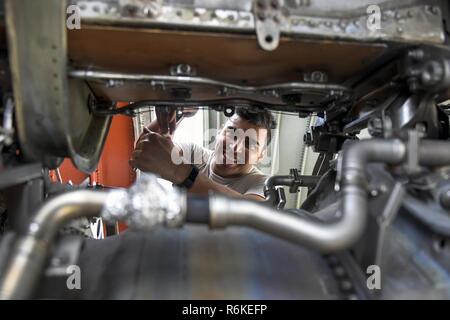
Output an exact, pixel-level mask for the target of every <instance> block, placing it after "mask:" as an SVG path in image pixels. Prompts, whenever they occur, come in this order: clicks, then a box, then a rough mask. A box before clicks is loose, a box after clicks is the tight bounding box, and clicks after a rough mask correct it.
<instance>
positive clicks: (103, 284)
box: [38, 226, 340, 299]
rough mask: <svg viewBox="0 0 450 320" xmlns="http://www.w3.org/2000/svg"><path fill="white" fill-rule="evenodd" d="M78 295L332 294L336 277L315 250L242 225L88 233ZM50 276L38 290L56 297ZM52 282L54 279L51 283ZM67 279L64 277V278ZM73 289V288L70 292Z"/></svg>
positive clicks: (336, 292)
mask: <svg viewBox="0 0 450 320" xmlns="http://www.w3.org/2000/svg"><path fill="white" fill-rule="evenodd" d="M83 248H84V249H83V251H82V252H81V255H80V260H79V262H78V263H77V264H78V265H79V266H80V268H81V272H82V278H81V287H82V288H83V289H82V290H72V291H78V292H77V293H73V292H69V291H70V290H67V289H66V290H65V291H66V294H65V295H64V296H58V297H57V298H77V299H336V298H339V297H340V296H339V290H338V288H337V281H336V279H335V278H334V276H333V274H332V273H331V270H330V269H329V267H328V265H327V264H326V262H325V260H324V259H323V258H322V257H321V256H320V255H318V254H317V253H314V252H312V251H309V250H306V249H303V248H301V247H298V246H295V245H292V244H290V243H286V242H284V241H281V240H278V239H275V238H272V237H270V236H267V235H264V234H262V233H259V232H255V231H252V230H246V229H241V228H235V229H229V230H225V231H219V232H211V231H209V230H207V229H206V228H205V227H200V226H189V227H186V228H184V229H182V230H162V229H158V230H155V231H154V232H151V233H148V232H147V233H135V232H125V233H123V234H121V235H119V236H114V237H110V238H107V239H105V240H100V241H99V240H95V241H94V240H86V242H85V243H84V246H83ZM50 281H51V279H50V278H47V279H46V282H45V283H43V284H42V286H41V292H40V294H39V295H38V297H39V298H47V297H54V294H55V293H54V292H60V291H61V290H60V289H58V288H53V289H52V290H49V291H48V292H43V291H42V288H44V286H45V287H46V288H51V285H49V282H50ZM55 285H56V284H55ZM63 285H64V284H63ZM74 295H76V296H74Z"/></svg>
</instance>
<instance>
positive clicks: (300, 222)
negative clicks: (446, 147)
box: [210, 139, 406, 252]
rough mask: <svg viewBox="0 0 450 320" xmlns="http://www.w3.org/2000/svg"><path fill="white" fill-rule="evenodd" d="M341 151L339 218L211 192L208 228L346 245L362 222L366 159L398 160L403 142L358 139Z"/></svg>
mask: <svg viewBox="0 0 450 320" xmlns="http://www.w3.org/2000/svg"><path fill="white" fill-rule="evenodd" d="M343 154H344V157H343V159H342V173H343V179H342V182H341V194H342V200H341V203H340V208H339V211H340V216H341V217H340V219H339V220H337V221H335V222H332V223H322V222H319V221H313V220H307V219H303V218H300V217H296V216H294V215H291V214H288V213H283V212H280V211H276V210H275V209H273V208H270V207H268V206H267V205H264V204H261V203H257V202H251V201H248V200H240V199H239V200H238V199H236V200H230V199H227V198H225V197H223V196H220V195H215V196H213V197H212V198H211V199H210V211H211V217H210V227H211V228H224V227H227V226H231V225H240V226H248V227H252V228H255V229H258V230H260V231H263V232H266V233H268V234H271V235H274V236H277V237H279V238H282V239H285V240H288V241H291V242H294V243H298V244H301V245H305V246H307V247H309V248H314V249H317V250H319V251H320V252H333V251H339V250H343V249H346V248H348V247H349V246H351V245H353V244H354V243H355V242H356V241H357V240H358V239H359V237H360V236H361V234H362V232H363V231H364V228H365V225H366V220H367V192H366V185H367V178H366V173H365V168H366V166H367V164H368V163H369V162H383V163H389V164H398V163H401V162H402V161H403V160H404V158H405V154H406V147H405V144H404V143H402V142H401V141H400V140H378V139H373V140H363V141H358V142H354V143H352V144H349V145H347V146H346V148H345V150H344V152H343Z"/></svg>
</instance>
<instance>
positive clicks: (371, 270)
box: [366, 264, 381, 290]
mask: <svg viewBox="0 0 450 320" xmlns="http://www.w3.org/2000/svg"><path fill="white" fill-rule="evenodd" d="M366 274H368V275H369V277H368V278H367V280H366V285H367V289H369V290H381V268H380V266H377V265H376V264H373V265H370V266H368V267H367V269H366Z"/></svg>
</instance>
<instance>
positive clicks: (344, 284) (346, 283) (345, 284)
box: [340, 280, 353, 292]
mask: <svg viewBox="0 0 450 320" xmlns="http://www.w3.org/2000/svg"><path fill="white" fill-rule="evenodd" d="M340 287H341V290H342V291H344V292H348V291H351V290H352V289H353V284H352V283H351V282H350V280H342V281H341V283H340Z"/></svg>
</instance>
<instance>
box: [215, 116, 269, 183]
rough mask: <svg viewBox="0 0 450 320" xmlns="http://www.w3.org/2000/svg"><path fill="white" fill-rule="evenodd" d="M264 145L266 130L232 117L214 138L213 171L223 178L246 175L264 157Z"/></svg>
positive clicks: (237, 117)
mask: <svg viewBox="0 0 450 320" xmlns="http://www.w3.org/2000/svg"><path fill="white" fill-rule="evenodd" d="M266 143H267V129H264V128H260V127H258V126H256V125H254V124H252V123H250V122H248V121H247V120H245V119H243V118H241V117H239V116H238V115H234V116H232V117H231V118H230V119H228V121H227V122H226V123H225V125H224V127H223V129H222V130H221V131H220V132H219V134H218V135H217V137H216V144H215V159H214V160H215V161H214V162H215V166H214V171H216V172H217V173H218V174H219V175H221V176H223V177H226V176H238V175H241V174H245V173H248V172H249V171H250V169H251V167H252V166H253V165H255V164H257V163H258V162H259V161H260V160H261V159H262V157H263V156H264V152H265V149H266Z"/></svg>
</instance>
